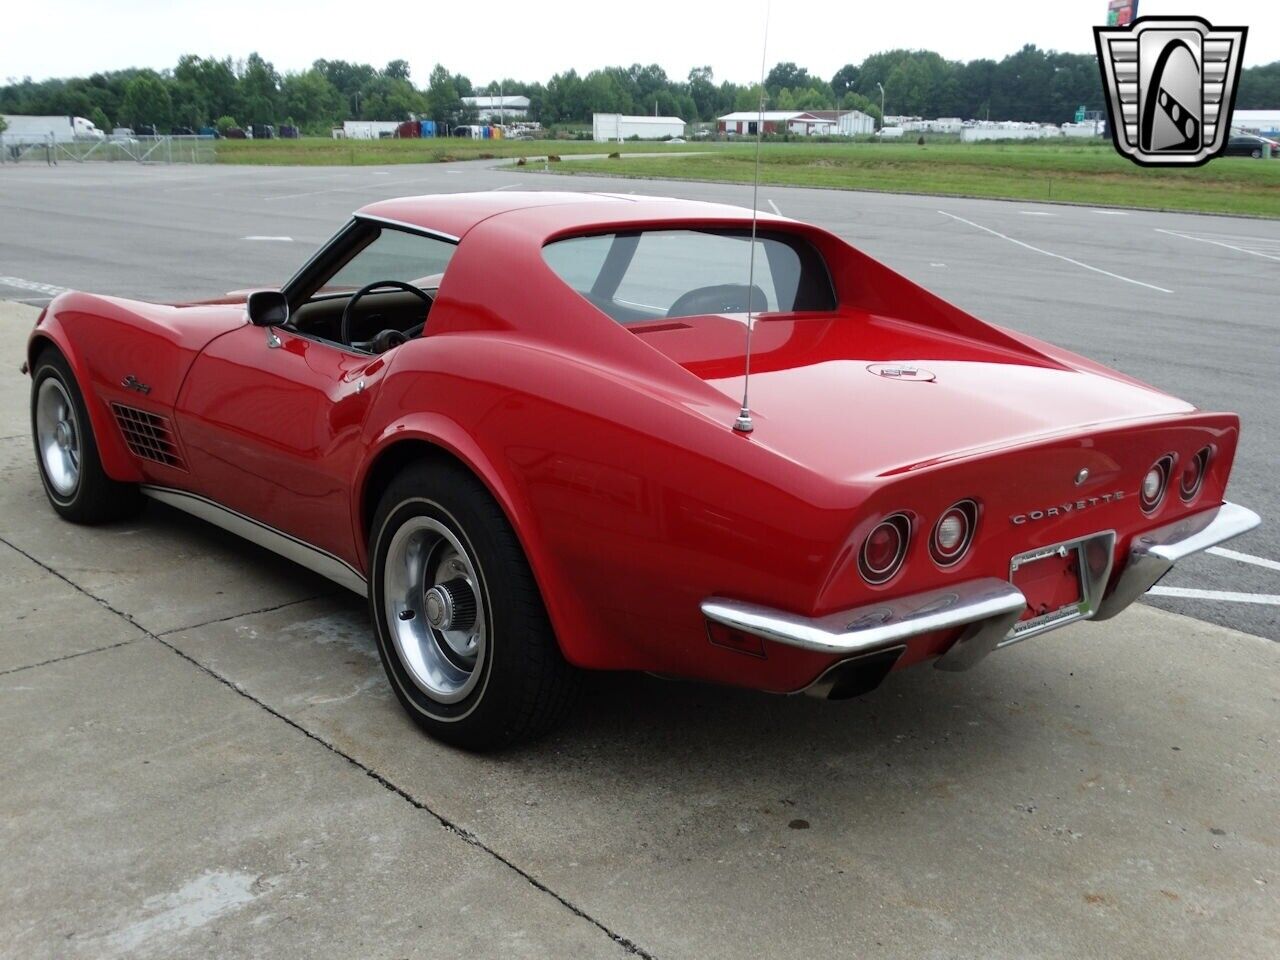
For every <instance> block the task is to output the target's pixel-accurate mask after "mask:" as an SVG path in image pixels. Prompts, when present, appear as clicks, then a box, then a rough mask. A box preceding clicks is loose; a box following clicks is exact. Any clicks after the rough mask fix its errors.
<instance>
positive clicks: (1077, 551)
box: [999, 530, 1116, 647]
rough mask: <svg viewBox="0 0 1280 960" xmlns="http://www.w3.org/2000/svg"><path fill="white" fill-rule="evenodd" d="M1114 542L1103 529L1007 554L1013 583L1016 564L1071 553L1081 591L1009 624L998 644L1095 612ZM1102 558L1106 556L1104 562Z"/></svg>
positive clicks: (1112, 535) (1108, 575)
mask: <svg viewBox="0 0 1280 960" xmlns="http://www.w3.org/2000/svg"><path fill="white" fill-rule="evenodd" d="M1115 543H1116V533H1115V531H1114V530H1104V531H1101V532H1098V533H1091V534H1088V535H1086V536H1083V537H1076V538H1074V539H1071V540H1063V541H1062V542H1060V543H1054V544H1050V545H1048V546H1044V547H1037V548H1036V549H1034V550H1027V551H1025V552H1024V553H1019V554H1016V555H1015V556H1013V557H1012V558H1010V560H1009V582H1010V583H1013V576H1014V574H1015V573H1017V572H1018V570H1019V568H1021V567H1023V566H1026V565H1027V564H1030V563H1035V562H1036V561H1038V560H1045V559H1047V558H1049V557H1053V556H1060V557H1069V556H1071V555H1072V554H1074V555H1075V558H1076V567H1077V571H1078V580H1079V583H1080V595H1079V599H1078V600H1075V601H1072V602H1071V603H1068V604H1065V605H1063V606H1061V607H1059V608H1058V609H1057V610H1051V611H1048V612H1046V613H1042V614H1039V615H1038V616H1034V617H1030V618H1028V619H1026V620H1019V621H1018V622H1017V623H1015V624H1014V625H1013V626H1012V627H1011V628H1010V630H1009V632H1008V633H1007V634H1006V635H1005V638H1004V639H1003V640H1002V641H1000V644H999V646H1001V647H1004V646H1008V645H1009V644H1011V643H1017V642H1018V641H1020V640H1026V639H1027V638H1028V637H1034V636H1037V635H1038V634H1041V633H1045V632H1047V631H1049V630H1055V629H1057V628H1058V627H1062V626H1066V625H1067V624H1068V623H1075V622H1076V621H1077V620H1087V619H1089V618H1090V617H1092V616H1093V615H1094V614H1095V613H1097V612H1098V607H1099V605H1100V604H1101V603H1102V597H1103V594H1104V593H1105V592H1106V589H1107V583H1108V582H1109V581H1110V579H1111V567H1112V564H1113V563H1114V559H1115ZM1101 558H1105V562H1103V560H1102V559H1101Z"/></svg>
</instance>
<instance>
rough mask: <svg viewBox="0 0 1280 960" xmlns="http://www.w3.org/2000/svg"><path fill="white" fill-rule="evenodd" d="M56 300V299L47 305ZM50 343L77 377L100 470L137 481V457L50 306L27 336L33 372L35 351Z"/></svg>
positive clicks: (29, 358) (113, 477) (139, 480)
mask: <svg viewBox="0 0 1280 960" xmlns="http://www.w3.org/2000/svg"><path fill="white" fill-rule="evenodd" d="M57 302H58V301H57V300H55V301H54V303H53V304H50V307H51V308H52V307H53V306H54V304H56V303H57ZM50 347H52V348H53V349H56V350H57V351H58V352H59V353H61V354H62V356H63V358H65V359H66V361H67V364H68V365H69V366H70V367H71V373H72V375H74V376H75V378H76V386H78V387H79V389H80V395H81V396H82V397H84V405H85V409H86V410H88V412H89V423H90V425H91V426H92V428H93V439H94V442H95V443H96V445H97V447H98V458H99V459H100V460H101V461H102V469H103V472H105V473H106V475H107V476H108V477H110V478H111V479H112V480H117V481H119V482H121V483H140V482H141V481H142V479H143V477H142V473H141V472H140V471H139V470H138V464H137V461H136V460H135V459H134V458H133V456H132V455H130V453H129V451H128V450H127V449H126V448H125V445H124V441H123V440H121V438H120V433H119V431H118V430H116V429H115V424H114V421H113V419H112V416H111V411H110V410H109V409H108V407H107V404H106V402H105V401H103V400H102V399H101V397H100V396H99V395H98V393H97V391H96V390H94V389H93V386H92V378H91V376H90V371H89V368H88V365H87V363H86V362H85V359H84V357H83V356H82V354H81V351H80V350H78V349H76V347H75V344H74V342H73V339H72V337H71V336H70V335H69V333H68V330H67V327H66V324H65V323H64V322H63V321H62V320H60V319H59V317H58V315H57V313H56V312H55V311H54V310H53V309H49V310H48V311H47V313H45V314H42V315H41V318H40V320H38V321H37V323H36V328H35V329H34V330H32V331H31V336H30V337H29V338H28V340H27V363H28V367H29V368H30V370H31V371H32V373H34V372H35V361H36V357H37V355H38V354H39V353H40V352H41V350H44V349H48V348H50Z"/></svg>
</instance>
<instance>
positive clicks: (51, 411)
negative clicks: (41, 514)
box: [35, 377, 80, 497]
mask: <svg viewBox="0 0 1280 960" xmlns="http://www.w3.org/2000/svg"><path fill="white" fill-rule="evenodd" d="M35 419H36V445H37V446H38V447H39V450H40V460H41V462H42V463H43V464H44V475H45V476H46V477H47V478H48V480H49V484H50V486H52V487H53V490H54V492H55V493H57V494H58V496H60V497H70V496H71V495H72V494H74V493H75V492H76V487H77V485H79V483H80V423H79V420H78V418H77V417H76V408H75V405H74V404H73V403H72V402H71V397H70V395H69V394H68V393H67V388H66V387H64V386H63V385H62V381H61V380H59V379H58V378H57V377H45V378H44V380H42V381H41V382H40V388H39V391H38V392H37V393H36V418H35Z"/></svg>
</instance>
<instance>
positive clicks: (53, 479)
mask: <svg viewBox="0 0 1280 960" xmlns="http://www.w3.org/2000/svg"><path fill="white" fill-rule="evenodd" d="M31 434H32V438H33V439H34V440H35V446H36V463H37V464H38V465H39V467H40V480H41V481H42V482H43V484H44V492H45V494H46V495H47V496H48V497H49V503H50V505H51V506H52V507H53V509H54V510H56V511H57V512H58V515H59V516H61V517H62V518H63V519H64V520H70V521H72V522H73V523H105V522H107V521H109V520H119V519H122V518H124V517H128V516H131V515H132V514H135V513H137V512H138V511H139V510H140V509H142V503H143V500H142V495H141V493H139V492H138V488H137V487H135V486H134V485H133V484H129V483H119V482H117V481H115V480H112V479H111V478H110V477H108V476H107V474H106V471H105V470H103V468H102V460H101V459H100V458H99V456H98V443H97V440H96V439H95V438H94V436H93V425H92V424H91V423H90V421H89V411H88V410H87V409H86V408H85V403H84V396H83V395H82V394H81V393H80V388H79V386H77V384H76V378H75V376H74V375H73V374H72V373H71V368H70V366H68V365H67V361H66V360H65V359H63V357H62V355H61V354H59V353H58V352H57V351H56V350H55V349H53V348H51V347H50V348H46V349H45V350H44V351H43V352H42V353H41V354H40V356H39V358H38V359H37V360H36V363H35V368H34V369H33V370H32V371H31Z"/></svg>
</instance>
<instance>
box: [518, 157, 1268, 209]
mask: <svg viewBox="0 0 1280 960" xmlns="http://www.w3.org/2000/svg"><path fill="white" fill-rule="evenodd" d="M628 146H629V145H628ZM713 146H714V145H713ZM690 147H691V148H693V149H697V148H696V147H694V145H690ZM667 149H678V148H667ZM703 149H706V147H705V146H704V147H703ZM530 169H531V170H540V169H541V165H535V167H533V168H530ZM555 172H556V173H572V174H602V173H603V174H612V175H615V176H624V177H656V178H662V179H673V180H720V181H729V182H744V183H745V182H750V181H751V179H752V177H753V176H754V172H755V153H754V147H751V146H739V145H733V146H728V147H723V148H721V149H718V150H715V152H714V153H712V154H710V155H703V156H691V157H680V156H672V157H654V158H649V157H632V158H628V157H625V156H624V157H622V158H621V159H616V160H605V159H598V160H575V161H573V162H572V163H564V164H561V165H560V166H558V167H556V168H555ZM760 179H761V182H762V183H768V184H779V185H785V186H800V187H828V188H834V189H840V190H883V191H889V192H894V193H924V194H936V195H941V196H977V197H993V198H1001V199H1013V200H1056V201H1068V202H1074V203H1088V204H1097V205H1102V206H1115V207H1137V208H1152V209H1165V210H1188V211H1197V212H1206V213H1229V214H1250V215H1254V216H1264V217H1280V160H1271V161H1264V160H1252V159H1249V158H1247V157H1241V158H1237V157H1225V158H1222V159H1218V160H1214V161H1212V162H1211V163H1209V164H1207V165H1206V166H1203V167H1197V168H1192V169H1180V170H1171V169H1160V170H1156V169H1148V168H1143V167H1138V166H1135V165H1134V164H1133V163H1131V162H1130V161H1128V160H1126V159H1125V158H1123V157H1121V156H1119V155H1118V154H1117V153H1116V152H1115V150H1114V149H1113V148H1112V147H1111V145H1110V144H1081V143H1010V144H964V143H944V144H926V145H923V146H920V145H917V144H915V143H842V144H820V145H808V144H797V143H766V144H765V145H764V146H763V148H762V150H761V162H760Z"/></svg>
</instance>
